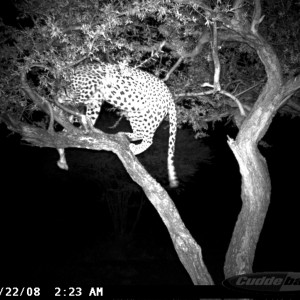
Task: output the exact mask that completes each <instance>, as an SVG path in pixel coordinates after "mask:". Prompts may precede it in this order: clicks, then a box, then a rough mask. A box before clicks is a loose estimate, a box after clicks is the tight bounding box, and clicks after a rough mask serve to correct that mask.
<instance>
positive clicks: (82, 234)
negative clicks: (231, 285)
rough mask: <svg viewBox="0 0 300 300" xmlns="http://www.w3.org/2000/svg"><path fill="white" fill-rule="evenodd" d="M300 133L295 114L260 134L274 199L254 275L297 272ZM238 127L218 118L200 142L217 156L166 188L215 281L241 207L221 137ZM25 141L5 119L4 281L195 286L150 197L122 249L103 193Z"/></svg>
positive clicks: (0, 261)
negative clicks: (181, 185) (178, 185)
mask: <svg viewBox="0 0 300 300" xmlns="http://www.w3.org/2000/svg"><path fill="white" fill-rule="evenodd" d="M298 130H299V120H296V119H292V120H291V119H289V118H279V117H275V119H274V121H273V122H272V124H271V127H270V129H269V131H268V132H267V134H266V136H265V139H264V140H265V141H266V142H267V143H268V145H269V146H270V147H267V148H261V147H260V150H261V152H262V153H263V155H264V156H265V157H266V159H267V162H268V167H269V171H270V176H271V181H272V197H271V204H270V207H269V211H268V215H267V218H266V221H265V225H264V228H263V231H262V233H261V236H260V240H259V243H258V246H257V252H256V258H255V261H254V271H256V272H259V271H260V272H261V271H294V272H296V271H299V253H300V251H299V250H300V246H299V244H298V237H299V216H298V210H297V208H298V199H299V196H298V180H299V179H298V178H299V177H298V174H297V171H298V170H299V166H300V160H299V155H298V154H299V150H300V149H299V148H300V147H299V145H298V142H297V134H298ZM235 133H236V130H235V129H234V128H233V127H231V126H229V125H227V126H225V124H222V123H218V125H217V126H216V128H215V130H214V131H212V132H211V136H210V137H209V138H205V139H203V142H204V143H205V144H206V145H208V146H209V147H210V149H211V151H212V154H213V158H212V160H211V164H203V165H201V168H199V170H198V172H197V174H196V176H195V177H194V178H192V179H191V183H190V184H187V185H186V187H185V191H184V192H183V193H182V194H181V195H180V196H178V195H176V193H174V192H172V191H171V192H170V194H171V197H172V199H173V200H174V202H175V204H176V207H177V208H178V210H179V213H180V215H181V217H182V219H183V221H184V222H185V225H186V226H187V228H188V229H189V230H190V232H191V234H192V235H193V237H194V238H195V239H196V240H197V242H198V243H199V244H200V246H201V247H202V249H203V255H204V261H205V263H206V265H207V267H208V270H209V272H210V273H211V275H212V276H213V279H214V280H215V282H216V283H218V282H220V281H221V280H222V279H223V265H224V259H225V254H226V250H227V247H228V244H229V242H230V238H231V234H232V231H233V227H234V225H235V222H236V219H237V215H238V213H239V209H240V206H241V200H240V174H239V169H238V165H237V162H236V160H235V158H234V156H233V154H232V153H231V151H230V149H229V148H228V145H227V142H226V139H227V135H229V136H231V137H234V136H235ZM22 143H23V144H24V142H20V137H19V136H18V135H16V134H14V135H12V134H10V133H9V131H7V129H6V128H5V126H4V124H1V152H2V154H1V156H0V159H1V174H2V179H1V202H0V205H1V207H0V213H1V217H0V220H1V221H0V222H1V223H0V230H1V240H2V245H1V255H0V266H1V269H0V276H1V278H2V279H5V280H8V281H10V282H15V281H21V282H22V281H24V280H29V281H31V282H39V283H40V282H59V283H62V282H65V283H69V282H79V283H93V282H99V281H100V282H101V283H103V284H105V283H107V284H129V285H130V284H177V285H178V284H179V285H180V284H184V285H189V284H191V280H190V278H189V276H188V275H187V272H186V271H185V269H184V267H183V266H182V265H181V263H180V261H179V259H178V257H177V254H176V252H175V250H174V248H173V245H172V243H171V239H170V237H169V234H168V232H167V230H166V228H165V226H164V224H163V223H162V221H161V219H160V218H159V216H158V214H157V212H156V211H155V209H154V208H153V207H152V205H151V204H150V202H147V201H146V204H145V206H144V207H143V211H142V216H141V220H140V222H139V223H138V225H137V228H136V231H135V233H134V236H133V237H132V240H131V241H130V243H129V244H128V245H127V246H126V247H124V245H123V246H122V247H121V248H120V249H118V247H117V245H116V244H114V242H113V240H114V239H113V238H112V233H113V227H112V220H111V216H110V214H109V210H108V207H107V203H106V202H103V201H101V197H102V192H103V191H102V190H99V187H98V186H97V185H96V184H95V183H93V182H89V181H88V180H86V179H85V175H84V174H83V175H82V176H81V177H80V178H79V177H78V176H77V177H74V176H72V170H70V171H68V172H65V171H62V170H59V169H58V168H57V166H56V161H57V159H58V154H57V152H56V151H55V150H54V149H46V148H35V147H30V146H25V145H22ZM68 151H69V152H68ZM70 151H82V150H72V149H70V150H67V152H66V153H67V159H68V153H70ZM199 151H200V149H199ZM75 153H76V152H75ZM86 155H89V152H88V151H87V152H86ZM99 155H102V152H99ZM175 159H176V157H175ZM49 174H50V175H49ZM99 180H100V181H101V178H99ZM111 201H114V199H111Z"/></svg>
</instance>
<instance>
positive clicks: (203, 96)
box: [1, 0, 300, 284]
mask: <svg viewBox="0 0 300 300" xmlns="http://www.w3.org/2000/svg"><path fill="white" fill-rule="evenodd" d="M275 3H276V5H274V6H271V5H270V3H269V1H259V0H254V1H250V2H249V1H244V0H235V1H205V0H203V1H201V0H188V1H185V0H175V1H171V2H167V1H160V0H156V1H143V2H138V1H134V2H131V1H118V2H117V3H115V2H114V1H103V2H101V4H100V3H99V2H94V1H85V2H82V1H79V0H72V1H58V0H57V1H56V0H55V1H52V2H51V3H49V2H48V1H28V2H24V3H22V4H18V8H19V10H20V11H21V12H22V17H23V21H22V22H23V27H24V25H25V24H26V25H27V26H28V27H25V29H20V28H14V27H9V26H6V25H4V24H2V27H3V29H4V31H3V36H2V39H1V40H2V45H3V50H2V67H1V73H2V76H1V87H2V91H1V93H2V99H3V101H2V102H1V120H2V121H3V122H5V123H6V125H7V126H8V128H9V129H10V130H12V131H15V132H18V133H20V134H21V135H22V137H23V139H24V140H26V141H27V142H29V143H31V144H33V145H35V146H41V147H52V148H57V149H62V148H67V147H77V148H86V149H94V150H107V151H112V152H114V153H115V154H116V155H117V156H118V158H119V159H120V161H121V162H122V164H123V165H124V167H125V169H126V171H127V172H128V174H129V175H130V176H131V178H132V179H133V180H134V181H135V182H137V183H138V184H139V185H140V186H141V187H142V189H143V190H144V192H145V194H146V196H147V197H148V198H149V200H150V201H151V203H152V204H153V205H154V207H155V208H156V210H157V211H158V213H159V215H160V216H161V218H162V220H163V222H164V223H165V225H166V226H167V228H168V230H169V233H170V236H171V239H172V241H173V244H174V248H175V249H176V251H177V254H178V256H179V258H180V260H181V262H182V264H183V265H184V266H185V268H186V270H187V272H188V273H189V275H190V277H191V279H192V281H193V283H194V284H212V283H213V281H212V279H211V277H210V275H209V273H208V271H207V269H206V267H205V265H204V262H203V259H202V254H201V248H200V247H199V245H197V243H196V242H195V240H194V239H193V238H192V236H191V235H190V233H189V231H188V230H187V229H186V227H185V226H184V224H183V222H182V220H181V218H180V216H179V214H178V212H177V210H176V208H175V206H174V204H173V202H172V201H171V199H170V198H169V196H168V194H167V193H166V191H165V190H164V189H163V188H162V187H161V186H160V185H159V184H158V183H157V182H156V181H155V180H153V179H152V178H151V176H150V175H149V174H148V173H147V172H146V170H145V169H144V168H143V167H142V165H141V164H140V163H139V162H138V160H137V159H136V158H135V157H134V156H133V155H132V153H131V152H130V151H129V150H128V141H127V140H126V139H125V138H124V137H123V136H122V135H107V134H104V133H103V132H101V131H99V130H92V131H90V132H88V133H84V132H83V131H82V130H80V129H79V128H75V127H74V126H73V125H72V124H70V122H69V120H68V118H67V116H66V115H65V114H64V113H63V112H62V110H61V108H62V107H57V106H55V105H54V104H53V102H55V99H56V95H57V90H58V89H59V88H60V87H62V86H64V84H66V82H68V78H69V74H70V72H71V69H72V67H74V66H77V65H79V64H81V63H86V62H89V61H99V60H104V61H106V62H118V63H128V64H130V65H132V66H135V67H139V68H144V69H146V70H147V71H149V72H152V73H154V74H155V75H157V76H159V77H161V78H163V80H165V81H166V82H167V83H168V86H169V87H170V89H171V90H172V91H173V93H174V94H175V97H176V104H177V109H178V119H179V126H185V125H188V126H191V127H192V128H193V130H194V131H195V135H196V137H201V136H203V135H205V129H206V128H207V123H208V122H215V121H217V120H220V119H222V118H225V117H227V118H228V117H229V118H232V119H233V120H234V121H235V124H236V126H238V128H239V133H238V135H237V137H236V139H235V140H232V139H229V140H228V144H229V146H230V148H231V149H232V151H233V153H234V155H235V156H236V158H237V161H238V163H239V166H240V172H241V176H242V195H241V197H242V201H243V206H242V210H241V212H240V215H239V217H238V220H237V223H236V227H235V230H234V232H233V236H232V240H231V244H230V246H229V249H228V252H227V257H226V262H225V266H224V272H225V277H226V278H227V277H230V276H233V275H237V274H242V273H249V272H251V271H252V263H253V259H254V254H255V248H256V244H257V241H258V238H259V235H260V232H261V229H262V227H263V223H264V219H265V216H266V213H267V210H268V205H269V200H270V192H271V183H270V178H269V174H268V168H267V165H266V161H265V159H264V158H263V157H262V155H261V154H260V152H259V150H258V148H257V145H258V143H259V141H260V140H261V139H262V138H263V136H264V134H265V133H266V131H267V130H268V127H269V126H270V123H271V122H272V118H273V116H274V115H275V113H276V112H277V111H279V110H281V111H282V112H285V113H289V114H292V115H298V114H299V111H300V109H299V105H298V103H297V101H296V100H297V99H295V98H293V95H294V94H295V93H296V92H297V90H298V89H299V87H300V77H299V76H295V75H297V72H296V70H297V68H298V65H297V62H296V61H297V57H298V55H299V52H298V51H297V49H296V47H294V48H292V50H290V47H288V44H290V43H291V42H293V38H295V36H297V35H298V34H299V33H298V32H297V31H296V32H291V33H290V36H291V37H290V39H289V40H287V37H286V31H285V30H282V31H279V32H277V29H276V25H277V24H276V20H274V19H272V18H270V19H269V20H267V22H271V25H272V26H268V24H267V25H264V22H265V20H264V16H263V15H262V9H264V10H265V11H266V12H267V13H268V12H270V11H271V10H272V9H274V10H276V11H278V12H280V13H281V14H282V16H284V15H285V14H287V12H288V11H290V10H291V9H292V8H293V7H297V4H296V3H293V2H292V1H287V2H286V3H285V4H282V2H281V1H278V2H276V1H275ZM265 19H267V17H265ZM292 22H293V23H294V24H298V22H299V21H298V19H297V16H296V15H295V14H292ZM264 26H265V27H266V26H268V28H271V29H272V31H271V33H269V34H268V37H269V38H270V37H271V38H276V39H277V38H278V39H281V41H285V44H283V43H282V44H281V47H283V48H284V47H285V46H284V45H286V48H284V49H283V51H282V52H281V53H284V54H283V55H282V57H280V60H279V57H278V56H277V54H276V53H275V51H274V50H273V48H272V47H271V45H270V43H269V42H268V41H266V39H265V38H263V35H262V34H261V33H260V32H262V33H264V31H265V27H264ZM275 33H276V35H277V36H276V37H273V36H272V34H274V35H275ZM209 43H211V47H210V46H209ZM285 53H288V54H285ZM282 69H283V70H284V72H283V71H282ZM254 72H255V73H254ZM249 73H250V74H251V76H249ZM29 75H30V76H29ZM12 86H13V87H14V89H12V88H11V87H12ZM221 86H222V87H221ZM256 98H257V99H256ZM50 103H51V104H50ZM64 109H65V108H64ZM36 110H41V111H43V112H44V113H45V115H43V116H42V117H41V118H40V119H39V120H38V121H37V120H36V119H33V121H32V122H31V124H28V122H27V123H25V122H24V121H25V120H24V115H26V114H24V113H25V112H26V113H27V114H28V113H30V114H32V112H34V111H36ZM65 110H66V109H65ZM70 112H71V111H70V110H69V113H70ZM56 123H57V124H60V126H62V127H64V129H65V130H64V131H59V130H57V126H58V125H56ZM86 137H89V139H88V141H87V139H86ZM60 154H61V155H62V154H63V153H62V152H60ZM60 164H61V165H63V166H65V167H66V162H65V161H64V156H63V155H62V156H61V160H60Z"/></svg>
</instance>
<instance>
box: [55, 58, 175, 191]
mask: <svg viewBox="0 0 300 300" xmlns="http://www.w3.org/2000/svg"><path fill="white" fill-rule="evenodd" d="M58 102H59V103H61V104H68V105H70V104H71V105H74V106H76V105H80V104H81V105H82V104H84V105H85V107H86V112H85V115H86V116H87V117H88V118H89V120H90V121H91V123H92V125H93V126H94V125H95V123H96V121H97V119H98V116H99V114H100V111H101V106H102V104H103V102H107V103H109V104H111V105H112V106H113V107H114V108H116V109H118V110H120V111H121V115H122V116H125V118H126V119H127V120H128V121H129V123H130V125H131V128H132V132H124V134H126V135H127V137H128V138H129V140H130V142H131V141H133V142H136V141H139V140H141V142H140V143H139V144H135V143H130V144H129V147H130V150H131V151H132V152H133V154H134V155H138V154H140V153H142V152H144V151H145V150H147V149H148V148H149V147H150V146H151V145H152V143H153V137H154V134H155V132H156V130H157V128H158V127H159V125H160V123H161V122H162V120H163V119H164V118H165V117H166V116H167V115H168V118H169V144H168V158H167V166H168V177H169V185H170V187H177V186H178V180H177V175H176V172H175V166H174V153H175V141H176V132H177V115H176V105H175V101H174V98H173V95H172V93H171V91H170V90H169V88H168V87H167V85H166V84H165V83H164V81H163V80H161V79H159V78H158V77H156V76H155V75H153V74H151V73H148V72H146V71H143V70H141V69H139V68H135V67H130V66H128V65H124V64H114V63H104V62H97V63H89V64H84V65H81V66H78V67H76V68H75V69H74V70H73V73H72V75H71V77H70V84H69V85H68V88H67V89H65V90H64V92H63V93H61V94H60V95H59V97H58Z"/></svg>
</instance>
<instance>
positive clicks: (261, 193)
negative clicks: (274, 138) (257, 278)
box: [224, 1, 300, 278]
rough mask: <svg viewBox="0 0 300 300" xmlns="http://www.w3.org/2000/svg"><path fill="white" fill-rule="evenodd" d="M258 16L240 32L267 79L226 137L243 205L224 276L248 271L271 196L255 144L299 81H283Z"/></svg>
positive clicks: (262, 162)
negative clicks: (233, 134) (259, 29)
mask: <svg viewBox="0 0 300 300" xmlns="http://www.w3.org/2000/svg"><path fill="white" fill-rule="evenodd" d="M255 4H256V6H258V5H259V1H255ZM256 8H257V7H256ZM257 12H259V13H257ZM261 20H262V19H261V17H260V9H257V10H256V13H255V18H254V20H253V22H252V24H251V29H249V28H248V31H247V32H243V31H241V32H240V33H241V36H243V39H244V42H245V41H246V42H247V43H248V44H249V45H250V46H251V47H253V48H254V49H256V51H257V54H258V56H259V57H260V59H261V61H262V63H263V64H264V66H265V70H266V73H267V78H268V80H267V83H266V85H265V87H264V88H263V90H262V92H261V94H260V96H259V98H258V100H257V101H256V103H255V105H254V107H253V109H252V111H251V112H250V114H249V115H248V117H247V118H246V119H245V120H244V122H243V124H242V126H241V128H240V131H239V134H238V136H237V138H236V140H235V141H233V140H231V139H229V141H228V144H229V146H230V148H231V149H232V151H233V153H234V155H235V157H236V159H237V161H238V163H239V167H240V173H241V176H242V187H241V198H242V202H243V205H242V210H241V212H240V214H239V216H238V220H237V222H236V225H235V229H234V232H233V236H232V240H231V243H230V245H229V248H228V251H227V254H226V261H225V265H224V273H225V277H226V278H228V277H231V276H234V275H239V274H244V273H251V272H252V264H253V260H254V255H255V249H256V245H257V242H258V239H259V235H260V232H261V230H262V228H263V224H264V220H265V216H266V213H267V210H268V206H269V203H270V196H271V182H270V176H269V172H268V167H267V164H266V160H265V159H264V157H263V156H262V155H261V154H260V152H259V150H258V148H257V144H258V142H259V141H260V140H261V138H262V137H263V136H264V135H265V133H266V131H267V130H268V128H269V126H270V124H271V122H272V119H273V117H274V115H275V114H276V112H277V110H278V109H279V108H280V106H281V105H282V104H283V103H284V102H286V101H287V99H288V98H289V97H290V96H291V94H293V93H294V92H295V90H296V89H298V88H299V81H300V79H299V77H298V78H295V79H293V80H290V81H287V82H286V83H285V84H284V83H283V80H282V72H281V66H280V62H279V60H278V58H277V55H276V54H275V52H274V51H273V49H272V47H271V46H270V45H269V44H268V43H267V42H266V41H265V40H264V39H263V38H262V37H261V36H260V35H259V34H258V32H257V28H256V27H257V25H258V24H259V22H261ZM243 30H245V28H243Z"/></svg>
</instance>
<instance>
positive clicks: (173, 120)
mask: <svg viewBox="0 0 300 300" xmlns="http://www.w3.org/2000/svg"><path fill="white" fill-rule="evenodd" d="M169 103H170V104H169V123H170V126H169V149H168V174H169V183H170V187H177V186H178V180H177V176H176V171H175V166H174V153H175V141H176V132H177V116H176V106H175V103H174V101H173V99H172V100H171V101H170V102H169Z"/></svg>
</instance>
